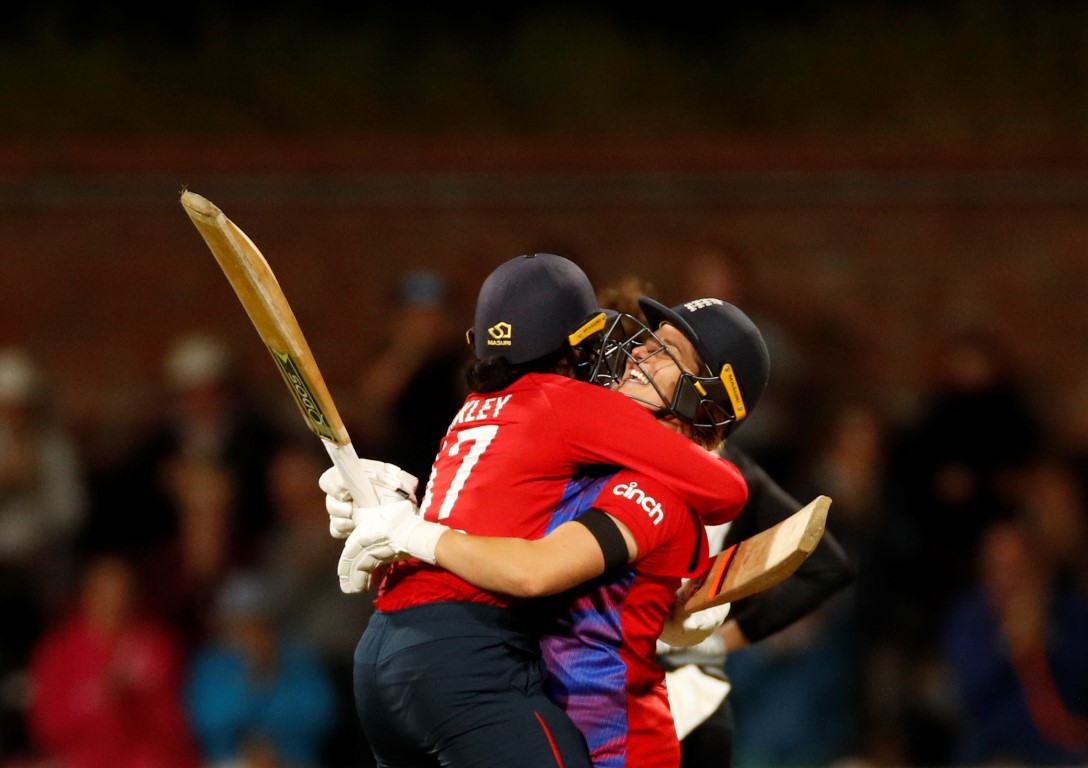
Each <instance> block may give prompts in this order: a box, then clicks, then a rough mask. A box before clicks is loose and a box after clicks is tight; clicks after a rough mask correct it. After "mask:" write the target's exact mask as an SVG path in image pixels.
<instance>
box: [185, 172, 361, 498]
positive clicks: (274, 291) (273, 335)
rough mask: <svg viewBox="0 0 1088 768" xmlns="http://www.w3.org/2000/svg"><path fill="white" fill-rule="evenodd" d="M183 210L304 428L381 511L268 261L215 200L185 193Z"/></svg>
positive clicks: (354, 490) (358, 492)
mask: <svg viewBox="0 0 1088 768" xmlns="http://www.w3.org/2000/svg"><path fill="white" fill-rule="evenodd" d="M181 205H182V207H183V208H184V209H185V212H186V213H187V214H189V218H190V219H192V221H193V224H195V225H196V228H197V231H198V232H200V236H201V237H203V238H204V242H205V243H207V245H208V248H209V249H211V252H212V255H213V256H215V260H216V261H218V262H219V266H220V267H222V269H223V274H225V275H226V276H227V280H229V281H230V284H231V287H232V288H234V292H235V293H236V294H237V295H238V298H239V300H240V301H241V302H242V306H243V307H245V310H246V314H248V315H249V319H250V320H252V321H253V325H254V327H256V329H257V333H258V334H260V337H261V340H262V341H264V344H265V346H266V347H268V351H269V352H271V353H272V359H273V360H275V361H276V366H277V368H279V371H280V374H282V376H283V380H284V381H285V382H286V383H287V389H288V390H290V392H291V395H292V396H293V397H294V399H295V403H296V404H297V405H298V407H299V410H300V411H301V412H302V416H303V418H304V419H305V421H306V426H308V427H309V428H310V431H311V432H313V433H314V434H315V435H317V436H318V437H319V438H321V441H322V442H323V443H324V444H325V448H326V450H327V451H328V453H329V457H330V458H331V459H332V462H333V464H334V465H336V467H337V468H338V469H339V470H340V474H341V475H343V477H344V483H345V484H346V485H347V487H348V489H349V490H350V491H351V495H352V497H353V498H354V499H355V501H356V503H359V504H362V505H363V506H377V504H378V498H377V496H376V495H375V494H374V489H373V488H372V487H371V485H370V481H369V480H368V479H367V476H366V473H365V472H364V470H363V468H362V465H361V464H360V463H359V457H358V455H356V453H355V449H354V448H353V447H352V445H351V439H350V438H349V437H348V433H347V429H345V428H344V422H343V420H342V419H341V418H340V413H339V411H337V410H336V405H335V404H334V403H333V401H332V395H330V394H329V389H328V387H327V386H326V385H325V380H324V378H322V376H321V371H320V370H318V367H317V363H316V362H315V361H314V356H313V354H312V353H311V352H310V346H309V345H308V344H307V343H306V338H305V337H304V336H303V335H302V329H301V328H300V327H299V324H298V320H296V319H295V314H294V312H292V311H291V305H290V304H288V303H287V297H286V296H284V294H283V291H282V290H281V289H280V286H279V283H278V282H277V281H276V276H275V275H274V274H273V273H272V269H271V268H270V267H269V266H268V262H267V261H265V258H264V256H262V255H261V252H260V251H259V250H258V249H257V246H256V245H254V244H253V241H252V240H250V239H249V237H247V236H246V233H245V232H243V231H242V230H241V229H239V228H238V226H237V225H235V223H234V222H232V221H231V220H230V219H228V218H227V217H226V216H224V215H223V212H222V211H221V210H219V208H217V207H216V206H215V205H214V204H213V203H212V202H211V201H209V200H207V199H206V198H203V197H201V196H200V195H198V194H195V193H193V192H189V191H187V190H186V191H185V192H182V193H181Z"/></svg>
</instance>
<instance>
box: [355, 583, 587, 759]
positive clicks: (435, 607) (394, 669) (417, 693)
mask: <svg viewBox="0 0 1088 768" xmlns="http://www.w3.org/2000/svg"><path fill="white" fill-rule="evenodd" d="M546 674H547V673H546V671H545V666H544V662H543V661H542V659H541V658H540V654H539V651H538V650H537V643H536V640H535V639H534V638H532V637H530V636H529V635H527V634H526V633H525V632H523V631H521V630H520V629H519V628H518V626H517V620H516V615H515V612H514V611H512V610H509V609H503V608H498V607H495V606H489V605H479V604H476V603H465V602H441V603H431V604H428V605H420V606H415V607H413V608H406V609H404V610H400V611H385V612H378V613H375V614H374V615H373V616H371V618H370V621H369V623H368V624H367V628H366V630H365V631H364V632H363V636H362V638H361V639H360V640H359V645H358V647H357V648H356V650H355V672H354V683H355V704H356V709H357V712H358V715H359V721H360V723H361V724H362V726H363V731H364V732H365V733H366V737H367V739H368V740H369V742H370V746H371V748H372V749H373V750H374V755H375V757H376V758H377V761H378V765H379V766H381V768H409V767H411V768H417V767H419V766H430V767H432V768H433V766H444V767H448V768H489V767H490V766H494V768H510V767H511V766H515V767H516V768H590V766H591V765H592V763H591V762H590V759H589V755H588V750H587V747H586V743H585V739H584V738H583V736H582V734H581V733H580V732H579V731H578V729H577V728H575V727H574V724H573V723H572V722H571V721H570V719H569V718H568V717H567V716H566V714H564V712H563V711H562V709H560V708H559V707H557V706H556V705H555V704H554V703H552V701H551V700H550V699H548V697H547V696H545V695H544V691H543V682H544V676H545V675H546Z"/></svg>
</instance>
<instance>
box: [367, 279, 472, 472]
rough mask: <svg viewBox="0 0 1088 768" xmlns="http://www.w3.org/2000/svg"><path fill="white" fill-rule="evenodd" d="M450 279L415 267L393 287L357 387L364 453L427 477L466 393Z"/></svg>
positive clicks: (461, 326)
mask: <svg viewBox="0 0 1088 768" xmlns="http://www.w3.org/2000/svg"><path fill="white" fill-rule="evenodd" d="M451 289H452V286H451V284H450V281H449V280H448V279H447V278H446V277H445V276H443V275H441V274H439V273H437V272H432V271H427V270H416V271H411V272H408V273H406V274H405V275H404V276H403V277H402V278H401V280H400V283H399V285H398V286H397V291H396V296H395V302H394V306H393V310H392V312H391V313H390V315H389V318H388V323H387V328H386V333H385V337H384V339H382V340H381V341H379V342H378V347H377V349H376V350H375V351H374V353H373V354H371V353H370V351H369V350H368V351H367V353H366V357H365V358H364V359H365V364H366V368H365V369H364V371H363V373H362V376H361V377H360V380H359V387H358V390H359V392H360V393H362V397H361V398H360V402H362V403H364V404H365V407H364V408H362V409H361V410H360V412H359V414H358V416H357V418H358V420H359V422H360V423H359V425H358V429H357V430H353V432H354V433H356V434H358V435H359V439H360V445H359V446H357V448H358V449H359V451H360V453H361V454H362V455H366V456H367V457H368V458H374V459H380V460H381V461H387V462H390V463H392V464H396V465H397V466H398V467H400V468H401V469H403V470H404V471H406V472H409V473H410V474H412V475H415V476H416V477H417V478H419V479H420V482H421V483H425V482H426V480H427V476H428V475H429V474H430V471H431V462H432V461H433V460H434V455H435V452H436V451H437V450H438V444H439V442H441V440H442V437H443V435H445V434H446V429H447V428H448V427H449V424H450V420H451V419H452V418H453V416H454V415H455V414H456V413H457V411H458V409H459V408H460V407H461V404H462V403H463V402H464V399H465V396H466V395H467V394H468V391H467V389H466V388H465V384H464V376H463V373H464V368H465V365H466V364H467V362H468V361H469V359H470V357H471V356H470V352H469V348H468V345H467V344H466V341H465V336H464V334H465V331H466V330H467V328H468V325H469V324H470V323H468V322H467V321H465V322H461V323H459V322H458V321H457V320H456V319H455V318H454V317H453V316H452V311H451V310H452V308H453V303H454V302H453V296H452V295H451Z"/></svg>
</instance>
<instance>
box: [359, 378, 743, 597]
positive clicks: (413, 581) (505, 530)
mask: <svg viewBox="0 0 1088 768" xmlns="http://www.w3.org/2000/svg"><path fill="white" fill-rule="evenodd" d="M591 467H596V468H597V474H598V475H599V474H600V468H601V467H611V469H612V470H615V469H616V468H618V467H625V468H628V469H631V470H633V471H635V472H638V473H639V474H641V475H645V476H646V477H647V478H650V479H653V480H655V481H657V482H659V483H660V484H661V486H662V487H663V488H666V489H668V490H669V491H670V492H671V493H672V494H675V496H676V497H677V498H678V499H679V500H680V501H681V502H682V503H683V504H685V505H688V506H689V507H690V508H691V509H694V510H696V511H697V512H698V513H699V514H700V516H701V517H702V518H703V519H704V520H705V521H706V522H714V521H717V522H722V521H725V520H731V519H733V518H734V517H735V516H736V515H737V514H738V513H739V512H740V510H741V508H742V507H743V506H744V502H745V500H746V499H747V495H748V493H747V486H746V485H745V484H744V479H743V478H742V477H741V475H740V472H739V471H738V470H737V468H736V467H734V466H733V465H732V464H730V463H729V462H727V461H725V460H724V459H721V458H720V457H717V456H714V455H713V454H710V453H708V452H707V451H705V450H703V449H702V448H700V447H699V446H697V445H695V444H694V443H692V442H691V441H690V440H688V439H686V438H684V437H682V436H681V435H678V434H676V433H673V432H671V431H669V430H667V429H663V428H662V427H661V425H660V424H658V423H657V421H656V420H655V419H654V418H653V416H652V415H651V414H650V412H649V411H648V410H646V409H645V408H643V407H642V406H640V405H638V404H637V403H635V402H633V401H632V400H630V399H629V398H627V397H624V396H623V395H620V394H617V393H615V392H611V391H609V390H607V389H605V388H603V387H598V386H595V385H591V384H586V383H583V382H578V381H575V380H573V379H569V378H566V377H562V376H557V375H554V374H528V375H526V376H523V377H521V378H520V379H518V381H516V382H514V384H512V385H511V386H510V387H507V388H506V389H503V390H501V391H498V392H495V393H490V394H487V395H476V394H474V395H470V396H469V397H468V398H467V399H466V400H465V403H464V406H463V407H462V408H461V410H460V411H459V412H458V414H457V415H456V416H455V417H454V419H453V422H452V424H451V425H450V428H449V430H448V431H447V433H446V435H445V437H444V438H443V439H442V443H441V446H440V448H439V451H438V455H437V457H436V459H435V462H434V465H433V466H432V469H431V475H430V478H429V479H428V482H427V488H426V492H425V494H424V498H423V502H422V504H421V506H420V510H421V513H422V514H423V515H424V517H426V519H428V520H432V521H434V522H439V523H442V524H444V525H448V526H450V527H451V528H455V529H458V530H462V531H465V532H466V533H471V534H476V535H482V536H514V537H520V538H525V539H536V538H540V537H541V536H543V535H544V534H545V533H546V532H547V531H548V530H549V527H550V526H551V525H552V524H553V522H554V520H555V519H556V515H557V514H558V512H557V510H559V509H560V508H561V502H562V501H563V500H564V499H565V498H566V497H568V496H569V495H570V493H571V490H570V488H569V487H568V486H570V485H571V483H572V482H573V481H572V479H571V478H572V477H575V476H578V475H582V474H584V473H585V472H586V471H587V470H588V469H589V468H591ZM445 600H468V601H473V602H481V603H486V604H491V605H500V606H505V605H509V603H510V598H509V597H508V596H505V595H501V594H498V593H492V592H489V591H486V590H481V589H479V588H477V587H475V586H472V585H471V584H469V583H468V582H466V581H464V580H463V579H461V578H459V577H457V576H454V575H453V574H451V573H449V572H447V571H445V570H443V569H441V568H439V567H437V566H433V565H429V564H427V563H422V562H420V561H417V560H406V561H402V562H398V563H395V564H394V565H393V566H391V567H390V569H389V573H388V575H387V576H386V578H385V579H384V580H383V582H382V586H381V589H380V590H379V594H378V598H377V600H376V601H375V606H376V607H377V609H378V610H381V611H389V610H397V609H401V608H407V607H410V606H414V605H421V604H424V603H430V602H435V601H445Z"/></svg>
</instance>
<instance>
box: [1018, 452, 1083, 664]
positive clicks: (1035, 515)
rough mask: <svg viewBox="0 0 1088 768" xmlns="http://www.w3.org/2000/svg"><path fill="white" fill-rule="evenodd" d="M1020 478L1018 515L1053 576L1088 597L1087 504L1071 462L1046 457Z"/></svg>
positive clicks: (1058, 457) (1081, 485) (1027, 469)
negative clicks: (1052, 570) (1034, 535)
mask: <svg viewBox="0 0 1088 768" xmlns="http://www.w3.org/2000/svg"><path fill="white" fill-rule="evenodd" d="M1022 475H1023V477H1022V481H1021V483H1020V490H1019V492H1018V497H1019V502H1018V504H1017V509H1018V513H1019V514H1020V515H1022V516H1023V518H1024V520H1025V522H1026V523H1027V524H1028V525H1030V526H1031V528H1032V530H1033V531H1034V532H1035V534H1036V535H1037V536H1038V537H1039V545H1040V546H1041V548H1042V554H1043V557H1044V558H1045V559H1046V560H1047V561H1048V562H1049V563H1050V564H1051V565H1052V567H1053V568H1054V577H1055V578H1056V579H1057V580H1058V581H1059V582H1061V583H1062V585H1063V586H1066V587H1069V588H1070V589H1073V590H1075V591H1077V592H1079V593H1080V594H1081V595H1084V596H1086V597H1088V557H1085V552H1088V503H1086V500H1085V486H1084V485H1083V484H1082V483H1081V478H1080V476H1079V475H1078V472H1077V470H1076V462H1075V460H1074V459H1072V458H1069V457H1066V456H1064V455H1047V456H1044V457H1042V458H1040V459H1039V461H1037V462H1035V463H1034V464H1032V465H1031V466H1029V467H1027V468H1026V470H1025V471H1024V472H1023V473H1022ZM1085 652H1086V653H1088V649H1085Z"/></svg>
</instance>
